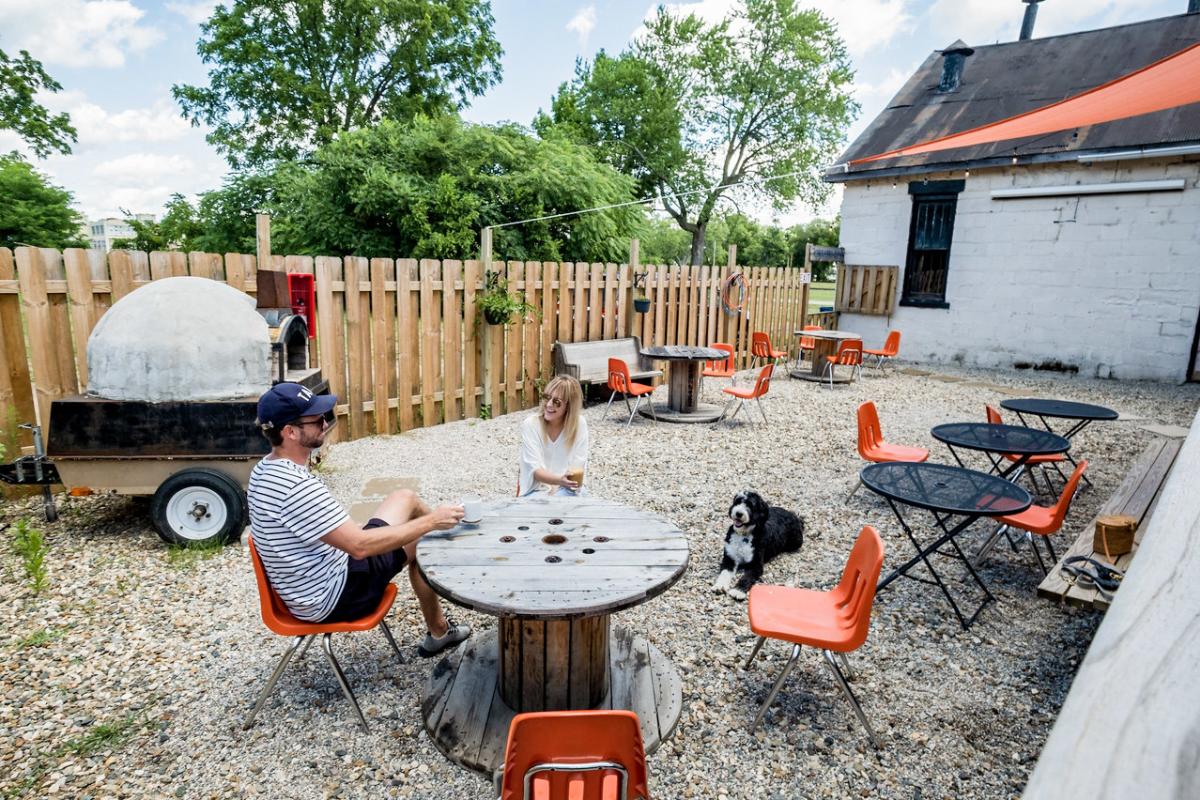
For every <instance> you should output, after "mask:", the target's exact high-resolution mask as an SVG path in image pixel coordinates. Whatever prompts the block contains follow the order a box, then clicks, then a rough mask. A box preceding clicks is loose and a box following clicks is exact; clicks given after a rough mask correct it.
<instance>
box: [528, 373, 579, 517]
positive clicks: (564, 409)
mask: <svg viewBox="0 0 1200 800" xmlns="http://www.w3.org/2000/svg"><path fill="white" fill-rule="evenodd" d="M587 460H588V424H587V419H585V418H584V416H583V390H582V389H581V388H580V386H579V381H577V380H575V379H574V378H572V377H571V376H569V375H559V376H557V377H556V378H554V379H553V380H551V381H550V383H548V384H546V388H545V390H543V392H542V404H541V406H540V407H539V408H538V413H536V414H530V415H529V416H528V417H527V418H526V419H525V421H524V422H522V423H521V476H520V478H519V479H518V481H519V482H518V485H517V494H518V495H520V496H522V497H524V496H525V495H527V494H532V493H533V492H535V491H537V489H539V488H542V489H545V490H546V491H548V492H552V493H554V494H567V495H570V494H579V493H581V492H582V489H581V488H580V485H579V483H577V482H576V481H574V480H572V479H571V478H570V477H568V468H579V469H583V470H584V474H586V470H587Z"/></svg>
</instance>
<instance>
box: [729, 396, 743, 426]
mask: <svg viewBox="0 0 1200 800" xmlns="http://www.w3.org/2000/svg"><path fill="white" fill-rule="evenodd" d="M744 405H746V401H745V400H743V399H742V398H740V397H739V398H738V399H737V408H735V409H734V410H733V413H732V414H730V415H729V421H730V422H733V418H734V417H736V416H737V415H738V412H739V411H741V410H742V406H744Z"/></svg>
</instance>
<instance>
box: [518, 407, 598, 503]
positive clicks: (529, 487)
mask: <svg viewBox="0 0 1200 800" xmlns="http://www.w3.org/2000/svg"><path fill="white" fill-rule="evenodd" d="M587 460H588V424H587V419H586V418H584V417H583V416H582V415H580V417H579V428H578V429H577V430H576V432H575V445H574V446H573V447H571V448H568V447H567V436H566V433H565V432H564V433H560V434H559V435H558V439H556V440H543V439H542V424H541V414H540V413H537V414H530V415H529V416H528V417H526V418H525V421H524V422H522V423H521V476H520V478H519V484H518V489H517V494H519V495H521V496H524V495H527V494H529V493H530V492H532V491H534V490H535V489H537V488H539V487H541V488H550V487H546V486H545V485H544V484H540V483H538V484H535V482H534V480H533V471H534V470H535V469H544V470H548V471H549V472H553V473H555V474H556V475H562V474H563V473H565V472H566V471H567V467H573V466H578V467H583V468H584V481H586V480H587V471H586V470H587ZM553 488H554V489H558V488H560V487H557V486H555V487H553Z"/></svg>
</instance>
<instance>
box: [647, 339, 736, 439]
mask: <svg viewBox="0 0 1200 800" xmlns="http://www.w3.org/2000/svg"><path fill="white" fill-rule="evenodd" d="M642 355H644V356H646V357H647V358H651V359H654V360H655V361H667V362H670V365H671V366H670V369H669V370H668V371H667V402H665V403H654V412H653V413H651V412H650V407H649V406H650V403H647V404H646V407H645V408H642V409H641V411H640V412H639V413H641V415H642V416H643V417H652V418H654V419H659V420H662V421H663V422H716V421H717V420H719V419H720V418H721V414H722V413H723V412H724V410H725V409H724V408H723V407H722V406H717V405H712V404H711V403H701V402H700V377H701V376H700V373H702V372H703V371H704V362H706V361H723V360H725V359H726V358H728V357H729V354H728V353H726V352H725V351H724V350H717V349H716V348H713V347H691V346H688V345H678V344H672V345H666V346H664V347H643V348H642Z"/></svg>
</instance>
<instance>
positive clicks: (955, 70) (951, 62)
mask: <svg viewBox="0 0 1200 800" xmlns="http://www.w3.org/2000/svg"><path fill="white" fill-rule="evenodd" d="M974 52H975V51H974V50H972V49H971V48H970V47H967V46H966V44H964V43H963V41H962V40H961V39H960V40H958V41H957V42H955V43H954V44H952V45H950V46H949V47H947V48H946V49H945V50H943V51H942V80H941V83H939V84H938V88H937V90H938V91H939V92H943V93H944V92H953V91H954V90H956V89H957V88H958V85H959V84H960V83H961V82H962V74H963V67H964V66H965V65H966V60H967V56H969V55H971V54H972V53H974Z"/></svg>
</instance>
